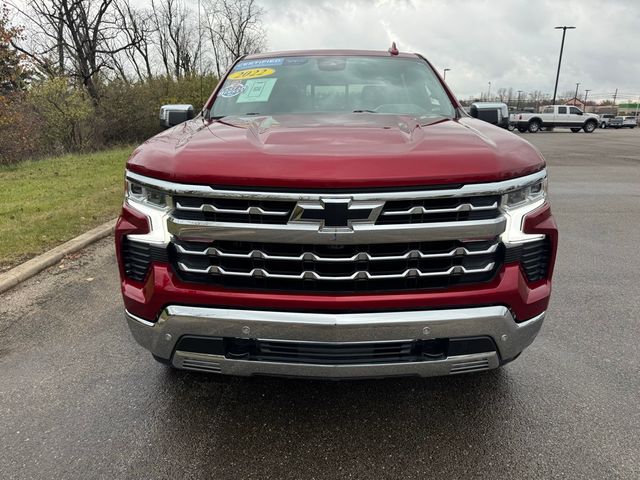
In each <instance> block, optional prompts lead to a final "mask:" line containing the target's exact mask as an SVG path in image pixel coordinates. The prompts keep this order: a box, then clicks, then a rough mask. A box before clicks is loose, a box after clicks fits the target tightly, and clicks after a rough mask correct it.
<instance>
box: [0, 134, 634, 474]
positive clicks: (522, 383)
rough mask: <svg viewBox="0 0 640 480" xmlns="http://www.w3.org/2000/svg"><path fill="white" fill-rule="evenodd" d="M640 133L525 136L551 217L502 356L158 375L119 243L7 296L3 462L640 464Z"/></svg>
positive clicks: (133, 465)
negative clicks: (520, 348)
mask: <svg viewBox="0 0 640 480" xmlns="http://www.w3.org/2000/svg"><path fill="white" fill-rule="evenodd" d="M639 130H640V129H635V130H633V131H629V130H617V131H610V130H606V131H602V130H599V131H596V132H595V133H594V134H591V135H589V134H584V133H578V134H573V133H570V132H569V131H563V130H558V131H556V132H550V133H537V134H524V137H525V138H526V139H528V140H530V141H532V142H533V143H534V144H535V145H537V146H538V148H539V149H540V150H541V151H542V152H543V153H544V154H545V156H546V158H547V160H548V163H549V170H550V188H551V197H552V202H553V209H554V213H555V215H556V219H557V221H558V224H559V227H560V229H561V243H560V252H559V258H558V265H557V268H556V277H555V291H554V295H553V300H552V306H551V308H550V312H549V316H548V318H547V322H546V323H545V325H544V327H543V330H542V332H541V334H540V336H539V337H538V339H537V341H536V342H535V343H534V344H533V346H532V347H530V349H529V350H527V351H526V352H525V353H524V354H523V355H522V356H521V357H520V358H519V359H518V360H517V361H516V362H514V363H512V364H510V365H508V366H507V367H505V368H504V369H502V370H500V371H494V372H487V373H484V374H474V375H467V376H458V377H447V378H436V379H423V380H420V379H391V380H378V381H358V382H318V381H302V380H283V379H260V378H256V379H238V378H230V379H219V378H216V377H214V376H209V375H206V374H195V373H186V372H176V371H170V370H167V369H165V368H164V367H162V366H161V365H159V364H157V363H155V362H154V361H153V360H152V359H151V357H150V355H149V354H147V353H146V352H145V351H143V350H142V348H140V347H138V346H137V345H136V344H135V343H134V341H133V339H132V338H131V337H130V335H129V332H128V330H127V327H126V325H125V323H124V320H123V318H122V303H121V300H120V294H119V291H118V281H117V272H116V266H115V259H114V254H113V248H112V240H111V239H106V240H104V241H102V242H100V243H98V244H96V245H94V246H93V247H91V248H89V249H87V250H86V251H84V252H83V253H81V254H79V255H77V256H75V257H74V258H71V259H69V260H66V261H65V262H63V264H62V265H60V266H55V267H52V268H51V269H49V270H48V271H47V272H44V273H42V274H40V275H38V276H37V277H35V278H34V279H32V280H30V281H28V282H26V283H24V284H23V285H21V286H20V287H18V288H16V289H14V290H12V291H10V292H7V293H5V294H4V295H2V296H0V332H1V338H2V343H1V344H0V379H1V382H0V445H1V448H0V472H1V473H0V477H2V478H6V479H11V478H20V479H22V478H43V479H44V478H46V479H49V478H61V479H63V478H64V479H72V478H82V479H85V478H110V479H111V478H149V479H151V478H154V479H155V478H193V479H202V478H237V479H245V478H256V479H258V478H259V479H265V478H278V479H280V478H301V479H302V478H304V479H312V478H372V479H378V478H403V479H404V478H407V479H409V478H416V479H418V478H419V479H427V478H433V479H449V478H452V479H453V478H455V479H475V478H478V479H480V478H482V479H490V478H495V479H503V478H504V479H516V478H521V479H524V478H526V479H529V478H539V479H552V478H566V479H590V480H592V479H618V478H619V479H638V478H640V400H639V397H640V348H639V346H638V345H639V340H638V339H640V295H639V294H638V282H637V278H638V272H639V271H640V255H638V240H639V239H640V226H639V225H638V221H639V219H640V131H639Z"/></svg>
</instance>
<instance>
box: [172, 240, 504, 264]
mask: <svg viewBox="0 0 640 480" xmlns="http://www.w3.org/2000/svg"><path fill="white" fill-rule="evenodd" d="M175 247H176V249H177V250H178V252H180V253H184V254H185V255H197V256H216V257H227V258H246V259H254V258H255V259H262V260H285V261H316V262H358V261H363V260H368V261H388V260H408V259H412V258H449V257H455V256H473V255H487V254H490V253H494V252H495V251H496V249H497V248H498V244H497V243H496V244H493V245H491V246H490V247H489V248H487V249H485V250H469V249H467V248H465V247H457V248H454V249H453V250H450V251H449V252H443V253H424V252H422V251H420V250H411V251H408V252H407V253H405V254H402V255H371V254H370V253H368V252H359V253H356V254H355V255H352V256H350V257H323V256H320V255H317V254H315V253H312V252H304V253H301V254H300V255H297V256H295V255H271V254H268V253H264V252H263V251H261V250H251V251H250V252H247V253H231V252H224V251H222V250H220V249H219V248H216V247H208V248H205V249H204V250H192V249H188V248H185V247H183V246H182V245H180V244H177V243H176V244H175Z"/></svg>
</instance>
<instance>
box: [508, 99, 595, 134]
mask: <svg viewBox="0 0 640 480" xmlns="http://www.w3.org/2000/svg"><path fill="white" fill-rule="evenodd" d="M509 121H510V123H511V124H512V125H514V126H515V127H516V128H517V129H518V131H520V132H527V131H528V132H531V133H536V132H538V131H539V130H540V129H541V128H546V129H552V128H554V127H564V128H570V129H571V131H572V132H579V131H580V130H584V131H585V132H586V133H591V132H593V131H594V130H595V129H596V128H597V127H598V123H599V117H598V115H596V114H593V113H584V112H583V111H582V110H580V109H579V108H578V107H573V106H571V105H549V106H547V107H544V109H543V110H542V113H514V114H512V115H511V117H510V119H509Z"/></svg>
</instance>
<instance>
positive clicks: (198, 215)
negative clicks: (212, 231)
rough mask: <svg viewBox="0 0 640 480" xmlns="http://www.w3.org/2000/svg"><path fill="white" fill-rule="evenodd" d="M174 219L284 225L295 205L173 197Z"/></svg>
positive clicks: (284, 202)
mask: <svg viewBox="0 0 640 480" xmlns="http://www.w3.org/2000/svg"><path fill="white" fill-rule="evenodd" d="M173 202H174V204H175V210H174V213H173V216H174V217H175V218H179V219H181V220H199V221H204V222H229V223H258V224H265V223H266V224H274V225H285V224H286V223H287V221H288V220H289V217H290V216H291V212H292V211H293V207H295V205H296V204H295V202H286V201H269V200H257V199H250V200H244V199H237V198H200V197H184V196H180V197H174V198H173Z"/></svg>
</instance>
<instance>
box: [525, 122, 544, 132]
mask: <svg viewBox="0 0 640 480" xmlns="http://www.w3.org/2000/svg"><path fill="white" fill-rule="evenodd" d="M540 126H541V125H540V122H539V121H538V120H531V121H530V122H529V126H528V127H527V130H528V131H529V133H537V132H538V131H539V130H540Z"/></svg>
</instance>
